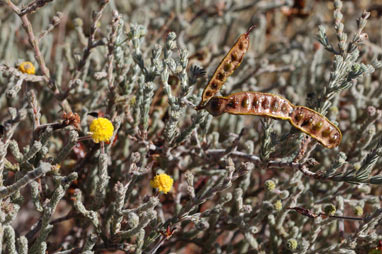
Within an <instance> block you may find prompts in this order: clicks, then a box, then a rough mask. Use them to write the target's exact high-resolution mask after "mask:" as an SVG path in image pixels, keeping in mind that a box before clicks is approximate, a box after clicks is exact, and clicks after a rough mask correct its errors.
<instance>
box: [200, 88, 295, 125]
mask: <svg viewBox="0 0 382 254" xmlns="http://www.w3.org/2000/svg"><path fill="white" fill-rule="evenodd" d="M206 110H207V111H208V112H209V113H210V114H212V115H214V116H218V115H220V114H222V113H229V114H235V115H256V116H269V117H272V118H277V119H283V120H290V118H291V117H290V116H291V114H292V112H293V104H292V103H290V102H289V101H288V100H287V99H285V98H283V97H281V96H278V95H274V94H270V93H261V92H238V93H233V94H230V95H229V96H227V97H220V96H217V97H213V98H212V99H211V100H210V101H209V102H208V104H207V105H206Z"/></svg>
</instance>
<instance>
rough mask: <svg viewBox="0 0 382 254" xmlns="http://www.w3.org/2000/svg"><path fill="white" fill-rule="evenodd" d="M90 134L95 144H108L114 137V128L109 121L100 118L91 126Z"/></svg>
mask: <svg viewBox="0 0 382 254" xmlns="http://www.w3.org/2000/svg"><path fill="white" fill-rule="evenodd" d="M90 132H91V135H92V139H93V141H94V142H95V143H99V142H106V141H109V140H110V139H111V137H112V136H113V132H114V127H113V124H112V123H111V122H110V121H109V120H108V119H106V118H103V117H99V118H97V119H94V120H93V122H92V123H91V124H90Z"/></svg>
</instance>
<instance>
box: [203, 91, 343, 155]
mask: <svg viewBox="0 0 382 254" xmlns="http://www.w3.org/2000/svg"><path fill="white" fill-rule="evenodd" d="M205 109H206V110H207V111H208V112H209V113H210V114H212V115H214V116H219V115H221V114H223V113H229V114H235V115H255V116H264V117H272V118H275V119H282V120H289V122H290V123H291V124H292V125H293V126H294V127H295V128H297V129H299V130H301V131H302V132H304V133H306V134H308V135H309V136H311V137H312V138H314V139H316V140H317V141H318V142H320V143H321V144H322V145H323V146H325V147H327V148H334V147H336V146H338V145H339V144H340V142H341V139H342V134H341V131H340V130H339V128H338V127H337V126H336V125H334V124H333V123H332V122H330V121H329V120H328V119H327V118H326V117H325V116H323V115H321V114H320V113H318V112H316V111H314V110H312V109H310V108H307V107H304V106H294V105H293V104H292V103H290V102H289V101H288V100H287V99H285V98H283V97H281V96H278V95H274V94H269V93H261V92H238V93H234V94H230V95H229V96H226V97H222V96H215V97H213V98H212V99H210V101H209V102H208V103H207V105H206V107H205Z"/></svg>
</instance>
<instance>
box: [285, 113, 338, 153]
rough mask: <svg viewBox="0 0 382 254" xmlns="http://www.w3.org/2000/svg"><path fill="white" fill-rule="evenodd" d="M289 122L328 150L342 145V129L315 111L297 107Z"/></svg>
mask: <svg viewBox="0 0 382 254" xmlns="http://www.w3.org/2000/svg"><path fill="white" fill-rule="evenodd" d="M289 121H290V123H291V124H292V125H293V126H294V127H296V128H297V129H299V130H301V131H302V132H305V133H306V134H308V135H309V136H311V137H312V138H314V139H316V140H317V141H318V142H320V143H321V144H322V145H323V146H325V147H327V148H334V147H336V146H338V145H339V144H340V143H341V139H342V134H341V131H340V129H339V128H338V127H337V126H336V125H334V124H333V123H332V122H330V121H329V120H328V119H327V118H326V117H325V116H323V115H321V114H320V113H318V112H316V111H314V110H313V109H310V108H307V107H303V106H295V107H294V111H293V113H292V115H291V118H290V120H289Z"/></svg>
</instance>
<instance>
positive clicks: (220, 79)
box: [196, 26, 255, 110]
mask: <svg viewBox="0 0 382 254" xmlns="http://www.w3.org/2000/svg"><path fill="white" fill-rule="evenodd" d="M254 28H255V26H251V27H250V28H249V29H248V31H247V32H246V33H244V34H242V35H240V37H239V39H237V41H236V42H235V44H234V45H233V47H232V48H231V49H230V51H229V52H228V53H227V55H226V56H225V57H224V58H223V60H222V61H221V62H220V64H219V65H218V67H217V68H216V70H215V72H214V74H213V75H212V78H211V79H210V81H209V82H208V84H207V86H206V87H205V88H204V91H203V94H202V101H201V102H200V103H199V105H198V106H197V107H196V109H198V110H199V109H202V108H204V107H205V106H206V104H207V102H208V101H209V100H210V99H211V98H212V97H213V96H214V95H215V94H216V93H217V92H218V91H219V90H220V89H221V87H222V86H223V84H224V83H225V81H226V80H227V78H228V77H229V76H231V75H232V73H233V72H234V71H235V70H236V69H237V67H239V66H240V64H241V62H242V61H243V58H244V55H245V53H246V52H247V50H248V47H249V33H250V32H251V31H252V30H253V29H254Z"/></svg>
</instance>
